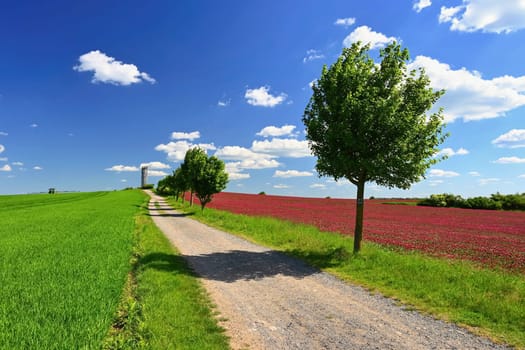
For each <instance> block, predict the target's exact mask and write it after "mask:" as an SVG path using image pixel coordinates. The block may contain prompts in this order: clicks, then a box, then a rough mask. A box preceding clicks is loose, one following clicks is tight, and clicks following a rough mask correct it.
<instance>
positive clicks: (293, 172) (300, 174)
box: [273, 170, 314, 178]
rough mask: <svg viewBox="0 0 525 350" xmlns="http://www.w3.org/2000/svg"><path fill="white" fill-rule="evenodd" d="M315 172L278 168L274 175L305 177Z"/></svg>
mask: <svg viewBox="0 0 525 350" xmlns="http://www.w3.org/2000/svg"><path fill="white" fill-rule="evenodd" d="M313 175H314V174H313V173H311V172H309V171H298V170H286V171H282V170H276V171H275V173H274V174H273V177H281V178H290V177H305V176H313Z"/></svg>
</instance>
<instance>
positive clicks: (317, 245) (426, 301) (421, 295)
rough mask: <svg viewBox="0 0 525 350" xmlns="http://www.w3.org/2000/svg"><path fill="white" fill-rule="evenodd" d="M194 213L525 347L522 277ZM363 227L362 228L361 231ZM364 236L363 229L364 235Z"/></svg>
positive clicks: (314, 232)
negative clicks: (358, 247)
mask: <svg viewBox="0 0 525 350" xmlns="http://www.w3.org/2000/svg"><path fill="white" fill-rule="evenodd" d="M170 204H172V205H173V206H174V207H176V208H178V209H182V210H184V211H186V212H191V213H193V216H192V218H195V219H197V220H200V221H202V222H205V223H207V224H209V225H211V226H214V227H218V228H221V229H224V230H226V231H228V232H232V233H235V234H237V235H240V236H242V237H245V238H247V239H248V240H251V241H253V242H257V243H261V244H264V245H266V246H269V247H272V248H274V249H277V250H281V251H283V252H286V253H287V254H290V255H292V256H295V257H298V258H301V259H303V260H305V261H307V262H308V263H310V264H311V265H313V266H316V267H318V268H321V269H323V270H326V271H328V272H330V273H332V274H334V275H336V276H338V277H339V278H341V279H343V280H346V281H350V282H354V283H357V284H360V285H362V286H364V287H366V288H368V289H370V290H373V291H378V292H380V293H382V294H384V295H386V296H389V297H393V298H395V299H397V300H399V301H400V302H401V303H403V304H405V305H408V306H409V307H413V308H415V309H417V310H420V311H423V312H428V313H430V314H432V315H435V316H437V317H439V318H441V319H445V320H448V321H452V322H455V323H458V324H460V325H463V326H466V327H468V328H470V329H471V330H473V331H474V332H477V333H479V334H483V335H487V336H490V337H491V338H493V339H494V340H496V341H499V342H504V343H508V344H511V345H514V346H516V347H519V348H525V277H524V276H523V275H517V274H510V273H507V272H503V271H497V270H489V269H483V268H479V267H477V266H475V265H474V264H471V263H468V262H462V261H451V260H446V259H437V258H432V257H428V256H424V255H422V254H419V253H414V252H405V251H401V250H394V249H389V248H385V247H382V246H379V245H377V244H373V243H370V242H366V243H365V244H364V245H363V249H362V251H361V252H360V253H359V254H358V255H353V254H352V253H349V252H352V247H353V241H352V238H350V237H344V236H341V235H339V234H333V233H327V232H320V231H319V230H318V229H317V228H315V227H313V226H307V225H298V224H294V223H290V222H287V221H282V220H277V219H273V218H261V217H250V216H246V215H237V214H232V213H229V212H225V211H218V210H213V209H206V210H205V211H204V212H201V210H200V209H198V208H196V207H194V208H191V209H190V208H187V207H186V206H182V205H181V204H180V203H176V202H175V201H174V200H170ZM365 230H366V228H365ZM365 235H366V232H365Z"/></svg>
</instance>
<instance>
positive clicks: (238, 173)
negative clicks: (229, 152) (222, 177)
mask: <svg viewBox="0 0 525 350" xmlns="http://www.w3.org/2000/svg"><path fill="white" fill-rule="evenodd" d="M239 164H240V162H231V163H226V164H225V170H226V172H227V173H228V179H229V180H232V181H236V180H245V179H249V178H250V174H248V173H243V172H242V169H240V168H239Z"/></svg>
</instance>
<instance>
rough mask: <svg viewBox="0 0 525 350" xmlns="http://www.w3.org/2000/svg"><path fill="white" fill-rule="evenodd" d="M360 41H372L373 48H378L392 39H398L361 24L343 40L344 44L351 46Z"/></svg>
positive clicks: (365, 42) (366, 42)
mask: <svg viewBox="0 0 525 350" xmlns="http://www.w3.org/2000/svg"><path fill="white" fill-rule="evenodd" d="M358 41H361V42H362V43H364V44H368V43H370V48H371V49H377V48H381V47H384V46H386V45H387V44H388V43H390V42H392V41H396V38H394V37H387V36H386V35H384V34H382V33H378V32H374V31H373V30H372V29H371V28H370V27H368V26H360V27H357V28H356V29H354V31H353V32H352V33H350V35H348V36H347V37H346V38H345V40H343V46H344V47H350V46H352V44H353V43H356V42H358Z"/></svg>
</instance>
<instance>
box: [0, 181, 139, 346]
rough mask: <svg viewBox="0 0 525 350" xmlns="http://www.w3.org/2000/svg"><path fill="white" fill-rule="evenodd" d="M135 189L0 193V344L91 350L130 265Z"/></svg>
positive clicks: (107, 320) (136, 203) (105, 325)
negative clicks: (65, 192)
mask: <svg viewBox="0 0 525 350" xmlns="http://www.w3.org/2000/svg"><path fill="white" fill-rule="evenodd" d="M144 198H145V197H144V195H143V194H141V193H140V192H137V191H125V192H99V193H96V192H94V193H74V194H57V195H27V196H1V197H0V222H1V223H2V224H1V225H0V281H2V288H1V289H0V347H1V348H2V349H80V348H89V349H94V348H97V347H99V346H100V344H101V342H102V339H103V338H104V336H105V335H106V333H107V332H108V329H109V327H110V325H111V323H112V320H113V317H114V312H115V309H116V305H117V304H118V301H119V298H120V295H121V293H122V288H123V285H124V281H125V280H126V277H127V273H128V271H129V260H130V254H131V249H132V245H133V229H134V225H135V222H134V221H135V219H134V215H135V213H136V212H137V211H138V210H139V207H140V205H141V203H143V201H144Z"/></svg>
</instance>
